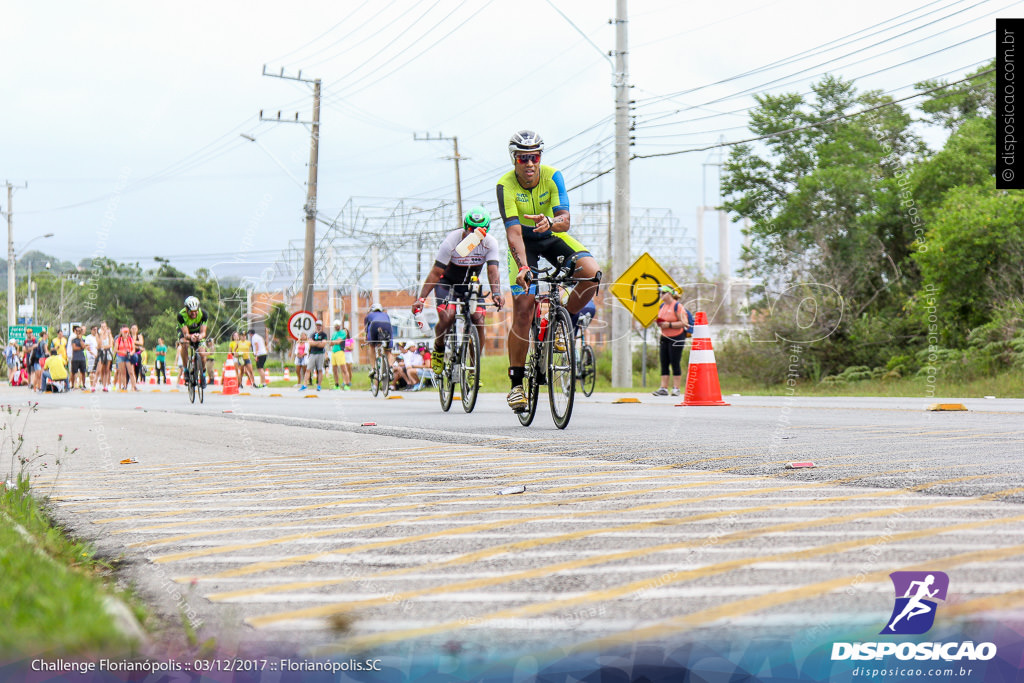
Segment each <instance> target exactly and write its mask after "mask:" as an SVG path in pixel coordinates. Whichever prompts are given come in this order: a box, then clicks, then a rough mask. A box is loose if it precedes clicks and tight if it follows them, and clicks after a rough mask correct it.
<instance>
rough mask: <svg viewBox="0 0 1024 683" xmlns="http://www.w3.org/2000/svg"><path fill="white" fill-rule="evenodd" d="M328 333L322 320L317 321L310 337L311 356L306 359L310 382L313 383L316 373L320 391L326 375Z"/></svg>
mask: <svg viewBox="0 0 1024 683" xmlns="http://www.w3.org/2000/svg"><path fill="white" fill-rule="evenodd" d="M327 341H328V340H327V333H326V332H324V323H323V321H322V320H317V321H316V331H314V332H313V334H312V335H311V336H310V338H309V357H308V359H307V361H306V367H307V372H308V374H309V383H310V384H312V383H313V373H316V390H317V391H320V384H321V383H322V382H323V376H324V357H325V356H326V355H327Z"/></svg>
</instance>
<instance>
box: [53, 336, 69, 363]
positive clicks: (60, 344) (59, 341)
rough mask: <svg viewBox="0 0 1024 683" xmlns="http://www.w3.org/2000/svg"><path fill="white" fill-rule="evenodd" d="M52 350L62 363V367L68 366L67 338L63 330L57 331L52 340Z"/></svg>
mask: <svg viewBox="0 0 1024 683" xmlns="http://www.w3.org/2000/svg"><path fill="white" fill-rule="evenodd" d="M53 350H54V351H56V352H57V355H59V356H60V357H61V360H63V361H64V367H67V365H68V338H67V337H65V336H64V330H57V336H55V337H54V338H53Z"/></svg>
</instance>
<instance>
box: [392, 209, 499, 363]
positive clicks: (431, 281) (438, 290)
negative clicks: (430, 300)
mask: <svg viewBox="0 0 1024 683" xmlns="http://www.w3.org/2000/svg"><path fill="white" fill-rule="evenodd" d="M490 225H491V214H490V213H488V211H487V209H485V208H484V207H482V206H477V207H474V208H472V209H470V210H469V212H468V213H467V214H466V215H465V217H464V218H463V219H462V228H461V229H458V230H452V231H451V232H450V233H448V235H447V236H446V237H445V238H444V241H443V242H441V247H440V249H438V250H437V256H435V257H434V267H433V268H431V269H430V272H429V273H427V279H426V281H425V282H424V283H423V287H422V288H421V289H420V298H419V299H417V300H416V303H414V304H413V305H412V312H413V315H419V313H420V311H422V310H423V304H424V303H426V301H427V297H428V296H430V292H431V291H433V292H434V300H435V301H436V302H437V325H435V326H434V350H433V352H432V353H431V354H430V369H431V370H433V371H434V374H435V375H439V374H441V372H442V371H443V370H444V335H445V333H446V332H447V331H448V329H449V328H450V327H451V326H452V322H453V321H454V320H455V310H456V302H457V301H459V300H460V299H465V298H466V297H467V296H468V294H469V284H470V281H471V279H472V278H473V277H474V276H476V277H477V278H479V277H480V271H481V270H482V269H483V267H484V265H485V264H486V265H487V284H488V285H489V287H490V290H491V292H490V294H491V299H493V300H494V304H495V305H496V306H497V307H498V309H499V310H500V309H501V307H502V306H504V305H505V300H504V298H503V297H502V296H501V276H500V275H499V274H498V258H499V255H500V254H499V251H498V242H497V240H495V239H494V238H493V237H492V236H490V235H488V234H487V229H488V228H489V227H490ZM474 231H476V232H477V233H478V234H482V237H483V239H482V240H481V241H480V243H479V244H478V245H476V247H474V248H473V250H472V251H471V252H469V253H468V254H466V255H465V256H460V255H459V254H458V252H456V251H455V247H457V246H458V244H459V243H460V242H462V240H463V239H465V238H466V237H468V236H469V235H470V234H471V233H473V232H474ZM480 303H483V302H482V301H481V302H480ZM470 315H471V316H472V319H473V324H474V325H476V331H477V332H478V333H479V335H480V348H481V349H482V348H485V345H484V342H485V341H486V338H485V336H486V333H485V330H484V308H483V306H477V308H476V310H475V311H470Z"/></svg>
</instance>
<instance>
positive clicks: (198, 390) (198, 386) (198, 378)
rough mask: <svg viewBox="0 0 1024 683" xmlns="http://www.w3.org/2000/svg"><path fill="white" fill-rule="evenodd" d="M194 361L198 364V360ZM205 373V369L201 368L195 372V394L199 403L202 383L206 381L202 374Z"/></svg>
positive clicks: (201, 398)
mask: <svg viewBox="0 0 1024 683" xmlns="http://www.w3.org/2000/svg"><path fill="white" fill-rule="evenodd" d="M196 363H197V364H198V363H199V361H196ZM205 373H206V370H204V369H202V368H200V369H199V371H198V372H196V396H198V397H199V402H200V403H202V402H203V384H204V383H205V382H206V377H205V376H204V375H205Z"/></svg>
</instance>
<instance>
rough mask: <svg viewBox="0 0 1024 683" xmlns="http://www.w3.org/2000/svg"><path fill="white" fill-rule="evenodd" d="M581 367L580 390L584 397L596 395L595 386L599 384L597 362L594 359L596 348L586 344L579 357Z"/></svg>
mask: <svg viewBox="0 0 1024 683" xmlns="http://www.w3.org/2000/svg"><path fill="white" fill-rule="evenodd" d="M578 360H579V366H580V390H581V391H582V392H583V395H584V396H590V395H591V394H592V393H594V384H596V383H597V360H596V359H595V358H594V347H592V346H591V345H590V344H584V345H583V350H582V351H581V352H580V357H579V359H578Z"/></svg>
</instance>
